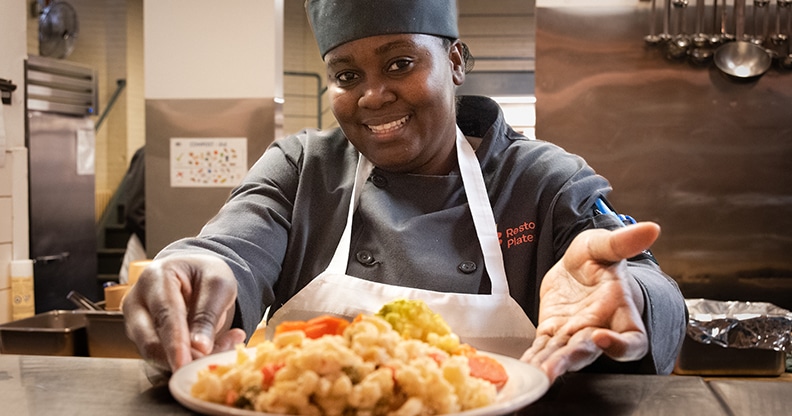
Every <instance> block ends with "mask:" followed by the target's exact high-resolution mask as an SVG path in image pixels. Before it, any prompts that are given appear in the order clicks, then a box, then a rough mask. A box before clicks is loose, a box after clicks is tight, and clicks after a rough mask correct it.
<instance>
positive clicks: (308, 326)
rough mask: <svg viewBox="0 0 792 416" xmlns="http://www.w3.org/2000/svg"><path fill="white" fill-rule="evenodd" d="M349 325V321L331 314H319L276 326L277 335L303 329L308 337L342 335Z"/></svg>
mask: <svg viewBox="0 0 792 416" xmlns="http://www.w3.org/2000/svg"><path fill="white" fill-rule="evenodd" d="M347 326H349V321H347V320H346V319H344V318H338V317H335V316H330V315H322V316H317V317H316V318H313V319H310V320H308V321H284V322H282V323H280V324H279V325H278V326H277V327H275V335H278V334H280V333H283V332H288V331H302V332H304V333H305V336H306V337H308V338H313V339H315V338H320V337H323V336H325V335H340V334H341V333H343V332H344V329H346V327H347Z"/></svg>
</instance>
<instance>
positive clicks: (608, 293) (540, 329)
mask: <svg viewBox="0 0 792 416" xmlns="http://www.w3.org/2000/svg"><path fill="white" fill-rule="evenodd" d="M659 234H660V227H659V226H658V225H657V224H654V223H651V222H643V223H638V224H635V225H630V226H627V227H624V228H620V229H617V230H615V231H608V230H604V229H594V230H587V231H584V232H582V233H580V235H578V236H577V237H576V238H575V239H574V240H573V241H572V244H571V245H570V246H569V249H567V251H566V253H565V254H564V256H563V257H562V258H561V260H559V261H558V263H556V265H555V266H553V268H551V269H550V271H549V272H548V273H547V275H546V276H545V278H544V280H543V281H542V286H541V289H540V295H539V297H540V303H539V325H538V326H537V328H536V340H535V341H534V343H533V345H532V346H531V348H529V349H528V351H526V352H525V354H524V355H523V357H522V360H523V361H525V362H528V363H531V364H534V365H536V366H538V367H540V368H541V369H542V370H543V371H544V372H545V373H546V374H547V376H548V377H549V378H550V381H551V382H552V381H554V380H555V379H556V378H557V377H558V376H560V375H562V374H564V373H566V372H569V371H577V370H580V369H582V368H583V367H585V366H587V365H589V364H591V363H592V362H594V361H595V360H596V359H597V358H598V357H599V356H600V355H601V354H603V353H604V354H606V355H607V356H609V357H611V358H612V359H614V360H617V361H634V360H638V359H640V358H642V357H643V356H644V355H646V353H647V351H648V350H649V340H648V337H647V335H646V328H644V325H643V321H642V320H641V313H642V311H643V307H644V305H643V294H642V291H641V288H640V287H639V286H638V282H637V281H636V280H635V279H633V278H632V276H630V274H629V273H628V271H627V264H626V261H625V259H628V258H630V257H633V256H635V255H637V254H639V253H641V252H642V251H643V250H646V249H648V248H649V246H650V245H651V244H652V243H653V242H654V241H655V240H656V239H657V237H658V236H659Z"/></svg>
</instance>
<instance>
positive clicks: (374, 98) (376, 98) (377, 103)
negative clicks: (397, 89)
mask: <svg viewBox="0 0 792 416" xmlns="http://www.w3.org/2000/svg"><path fill="white" fill-rule="evenodd" d="M395 100H396V94H395V93H394V92H393V90H392V89H391V88H390V87H389V86H388V83H386V82H379V81H372V82H368V83H367V84H366V86H365V88H364V89H363V94H362V95H361V96H360V98H359V99H358V106H360V107H363V108H371V109H377V108H380V107H382V106H383V105H385V104H388V103H392V102H393V101H395Z"/></svg>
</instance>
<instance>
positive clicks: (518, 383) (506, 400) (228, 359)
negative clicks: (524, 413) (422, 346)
mask: <svg viewBox="0 0 792 416" xmlns="http://www.w3.org/2000/svg"><path fill="white" fill-rule="evenodd" d="M254 350H255V349H251V350H250V351H248V352H249V353H250V354H254ZM481 354H486V355H489V356H491V357H493V358H495V359H496V360H498V361H499V362H500V363H501V364H502V365H503V367H504V368H506V372H507V373H508V374H509V381H507V382H506V385H505V386H503V388H502V389H501V390H500V391H499V392H498V397H497V398H496V401H495V403H493V404H491V405H489V406H485V407H480V408H478V409H473V410H469V411H467V412H462V413H457V414H458V415H464V416H483V415H493V414H505V413H510V412H514V411H516V410H518V409H521V408H523V407H525V406H527V405H528V404H530V403H533V402H534V401H536V400H538V399H539V398H540V397H542V395H544V394H545V392H546V391H547V389H548V388H549V387H550V382H549V380H548V379H547V376H546V375H545V374H544V373H543V372H542V371H541V370H539V369H538V368H536V367H534V366H532V365H530V364H526V363H524V362H522V361H520V360H516V359H514V358H510V357H506V356H503V355H498V354H491V353H484V352H482V353H481ZM235 361H236V351H226V352H223V353H219V354H214V355H210V356H208V357H204V358H201V359H199V360H196V361H193V362H191V363H190V364H187V365H186V366H184V367H182V368H180V369H178V370H177V371H176V372H175V373H174V374H173V376H172V377H171V379H170V381H169V382H168V387H169V389H170V391H171V394H173V397H174V398H176V400H177V401H178V402H179V403H181V404H182V405H184V406H185V407H187V408H188V409H190V410H193V411H196V412H199V413H203V414H206V415H239V416H282V415H275V414H273V413H262V412H255V411H253V410H243V409H237V408H234V407H230V406H224V405H221V404H217V403H211V402H206V401H203V400H199V399H196V398H195V397H193V396H192V395H190V388H191V387H192V385H193V384H194V383H195V382H196V380H198V371H199V370H201V369H203V368H206V367H207V366H208V365H209V364H231V363H234V362H235Z"/></svg>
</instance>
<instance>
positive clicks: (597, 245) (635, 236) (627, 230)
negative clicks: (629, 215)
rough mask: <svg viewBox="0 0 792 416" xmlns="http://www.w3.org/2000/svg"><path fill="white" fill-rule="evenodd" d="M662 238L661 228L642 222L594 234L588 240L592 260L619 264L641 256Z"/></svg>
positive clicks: (651, 223)
mask: <svg viewBox="0 0 792 416" xmlns="http://www.w3.org/2000/svg"><path fill="white" fill-rule="evenodd" d="M659 236H660V226H659V225H657V224H655V223H653V222H640V223H638V224H633V225H629V226H627V227H623V228H619V229H616V230H614V231H612V232H604V233H596V234H594V233H592V234H591V236H590V237H589V238H588V240H587V243H588V244H587V245H588V252H589V253H590V255H591V258H592V259H594V260H598V261H601V262H611V263H613V262H617V261H620V260H623V259H628V258H630V257H634V256H636V255H638V254H640V253H641V252H642V251H644V250H646V249H648V248H649V247H650V246H651V245H652V243H654V242H655V240H657V237H659Z"/></svg>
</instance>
